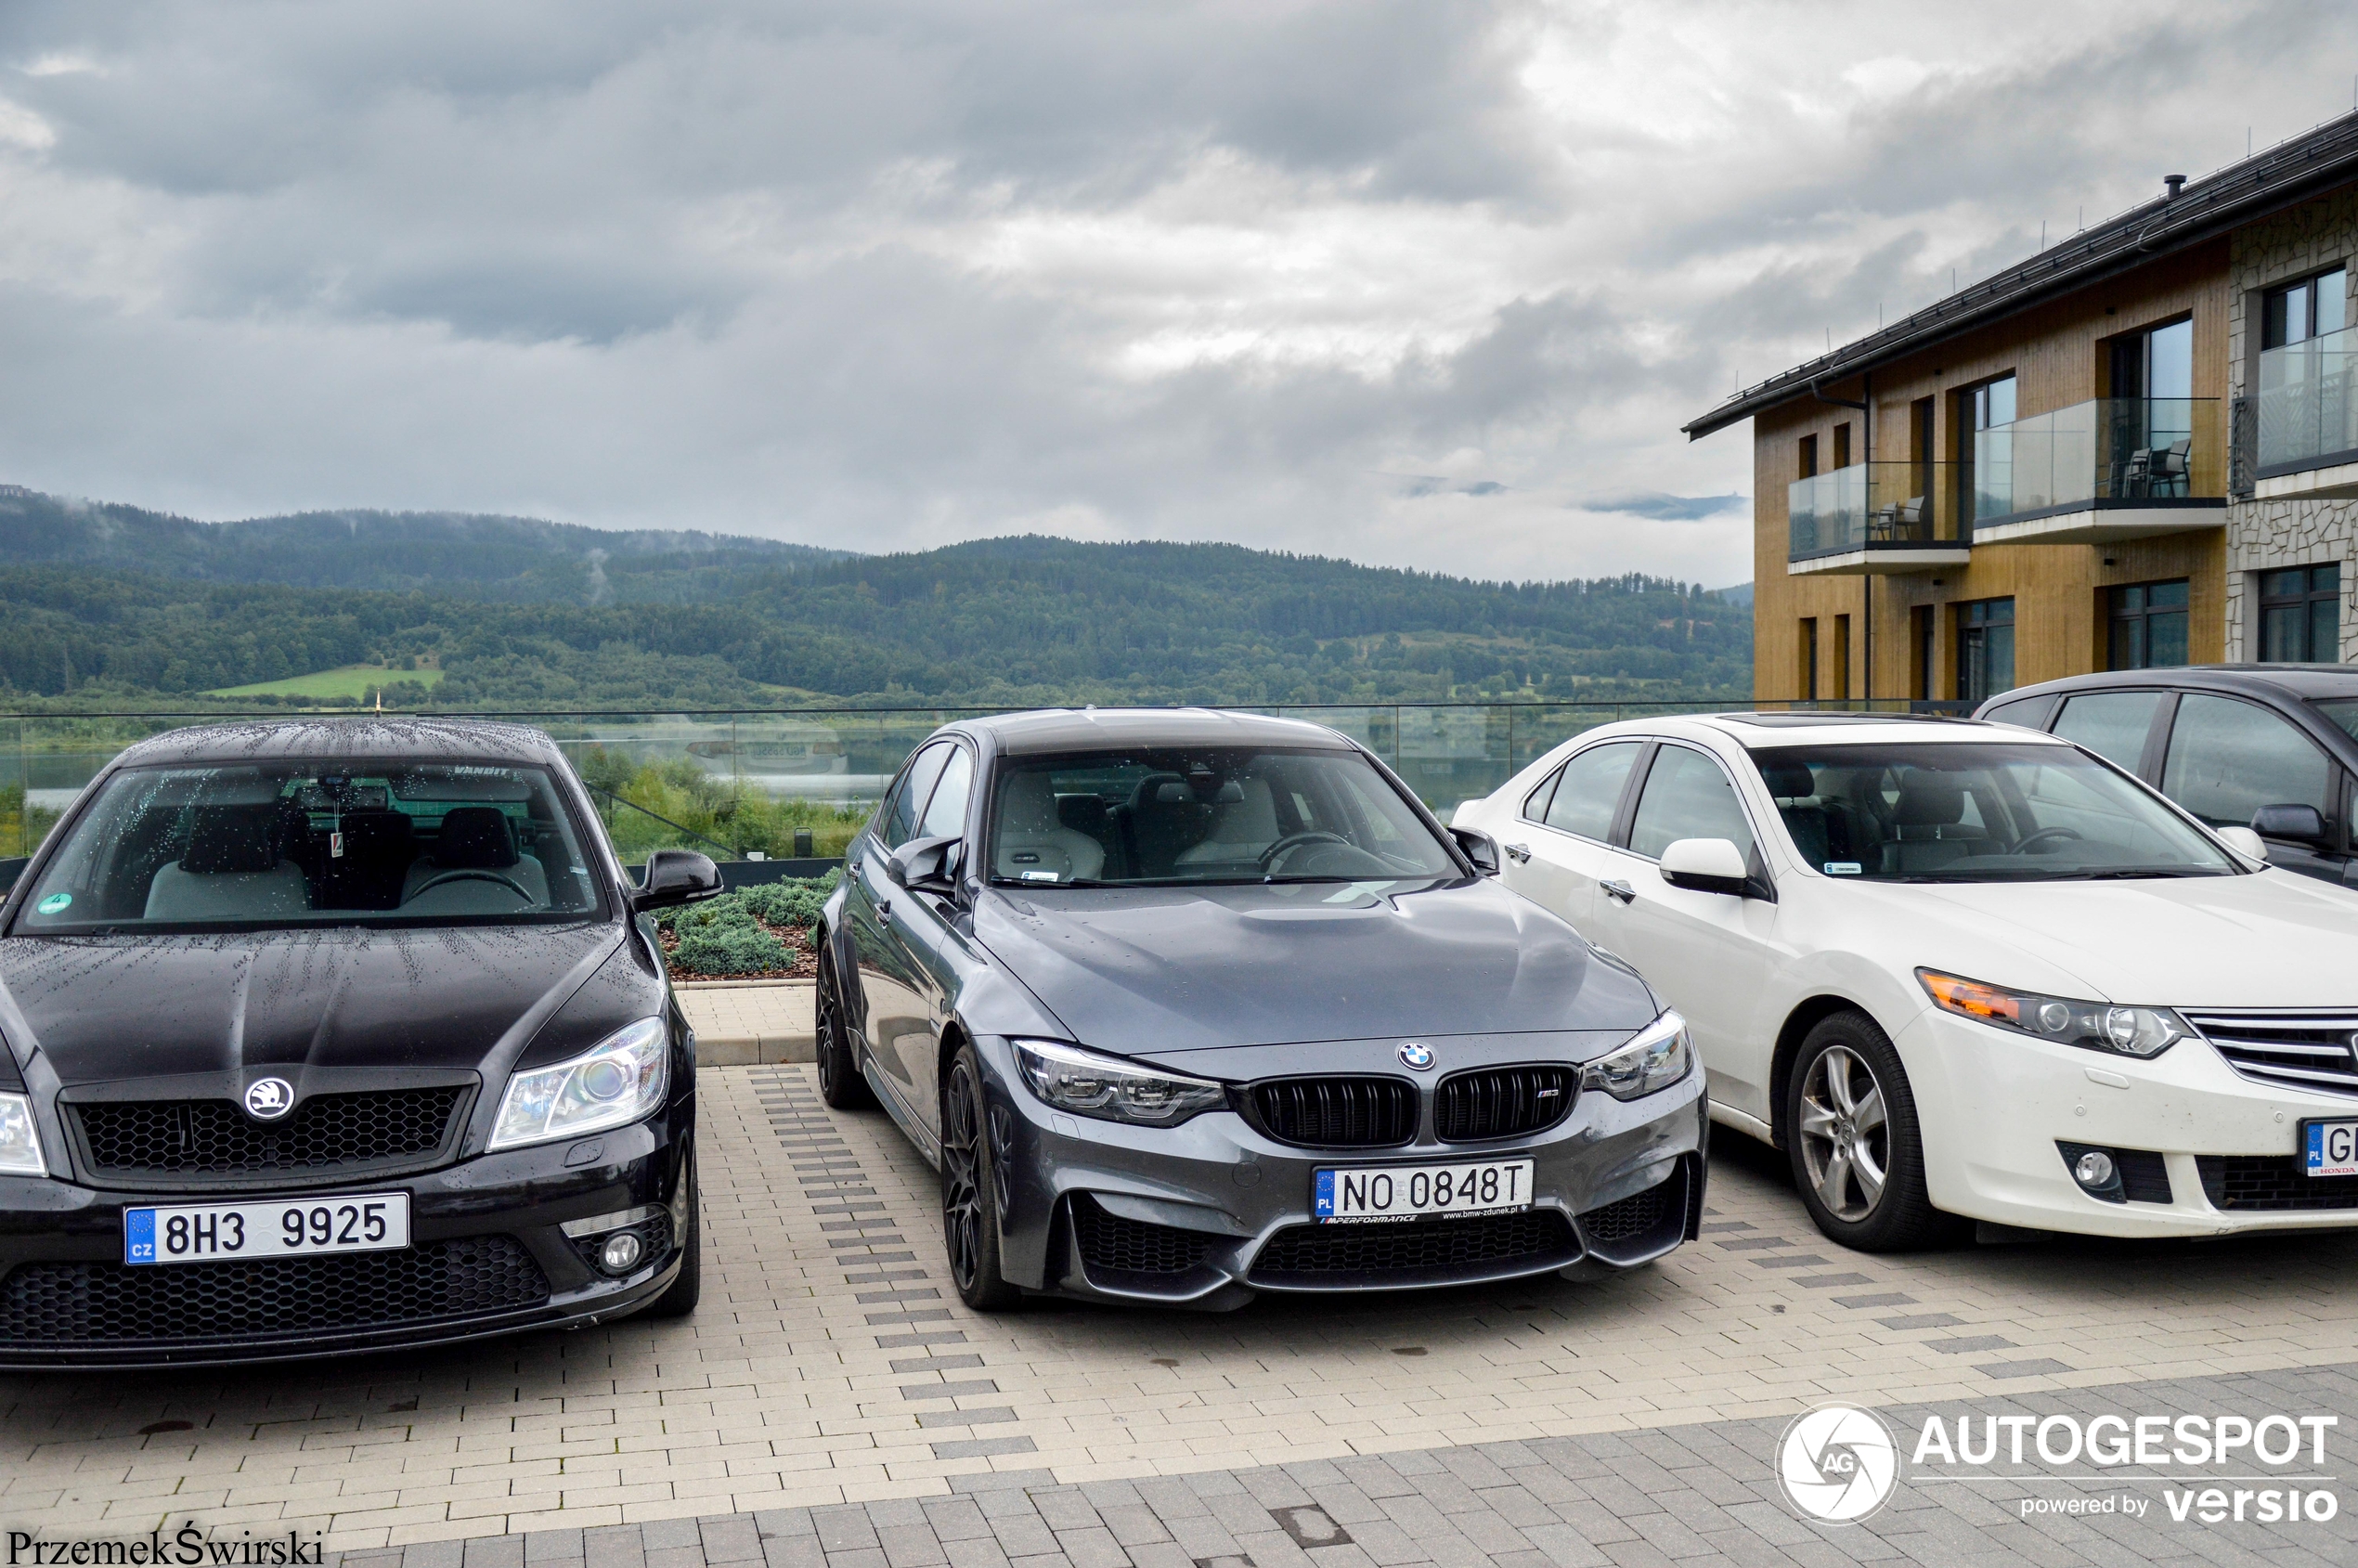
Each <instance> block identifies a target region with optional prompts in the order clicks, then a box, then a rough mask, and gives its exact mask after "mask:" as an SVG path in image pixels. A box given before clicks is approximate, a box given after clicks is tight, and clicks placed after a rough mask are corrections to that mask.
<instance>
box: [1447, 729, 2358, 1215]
mask: <svg viewBox="0 0 2358 1568" xmlns="http://www.w3.org/2000/svg"><path fill="white" fill-rule="evenodd" d="M1456 825H1458V826H1459V827H1471V828H1476V829H1479V830H1480V831H1481V832H1483V833H1485V834H1487V835H1489V836H1491V837H1492V838H1494V839H1496V841H1497V844H1498V846H1499V848H1500V849H1501V850H1502V852H1503V860H1502V875H1504V877H1505V878H1506V880H1507V883H1508V885H1509V886H1510V887H1512V888H1516V889H1517V890H1518V891H1520V892H1522V893H1523V894H1524V895H1525V896H1526V897H1528V898H1530V899H1531V900H1533V901H1535V902H1537V903H1540V904H1544V905H1545V906H1547V907H1548V909H1551V910H1553V911H1555V912H1556V913H1558V914H1562V915H1564V916H1566V917H1567V918H1569V919H1570V920H1571V921H1572V923H1573V924H1574V926H1575V927H1578V928H1579V929H1580V931H1581V932H1582V934H1583V935H1585V936H1587V937H1588V938H1589V939H1590V940H1592V941H1593V942H1595V943H1596V944H1597V945H1599V946H1600V947H1604V948H1607V949H1610V950H1612V951H1613V952H1617V953H1619V954H1620V955H1621V956H1623V957H1624V958H1626V959H1627V960H1628V961H1629V962H1630V963H1631V964H1632V965H1635V966H1636V967H1637V969H1638V970H1639V973H1641V974H1642V975H1644V976H1645V978H1646V979H1647V980H1648V981H1649V983H1651V984H1652V986H1653V987H1654V988H1655V989H1656V990H1657V991H1660V992H1661V995H1662V1000H1663V1001H1664V1002H1665V1003H1666V1004H1668V1005H1670V1006H1672V1007H1675V1008H1677V1009H1678V1011H1679V1012H1680V1013H1682V1014H1684V1015H1685V1016H1686V1018H1687V1020H1688V1023H1689V1024H1690V1026H1691V1030H1692V1035H1693V1039H1694V1042H1695V1043H1696V1046H1697V1048H1698V1050H1699V1052H1700V1054H1701V1056H1702V1058H1703V1061H1704V1065H1705V1067H1706V1068H1707V1069H1709V1073H1710V1078H1709V1084H1710V1095H1711V1102H1712V1105H1711V1110H1712V1115H1713V1116H1714V1117H1715V1118H1716V1119H1717V1120H1718V1121H1721V1122H1723V1123H1725V1124H1726V1125H1728V1126H1730V1127H1733V1128H1735V1129H1737V1130H1739V1131H1742V1132H1744V1133H1748V1134H1752V1135H1753V1136H1755V1137H1758V1138H1763V1139H1767V1140H1769V1141H1771V1142H1773V1143H1774V1144H1776V1145H1777V1146H1778V1147H1781V1148H1783V1149H1785V1150H1786V1151H1788V1153H1789V1154H1790V1156H1791V1158H1792V1160H1793V1168H1794V1178H1795V1180H1796V1182H1797V1183H1798V1185H1799V1187H1800V1190H1801V1195H1802V1199H1803V1201H1804V1202H1805V1203H1807V1205H1808V1208H1809V1212H1810V1213H1811V1215H1812V1216H1813V1217H1815V1219H1816V1220H1817V1222H1818V1225H1819V1226H1820V1228H1821V1229H1822V1230H1824V1231H1825V1233H1826V1234H1827V1235H1828V1236H1829V1237H1832V1238H1833V1239H1835V1240H1837V1241H1840V1242H1843V1243H1844V1244H1846V1245H1847V1246H1851V1247H1856V1248H1859V1249H1863V1250H1866V1251H1888V1250H1895V1249H1899V1248H1905V1247H1911V1246H1918V1245H1923V1244H1926V1243H1929V1242H1932V1241H1936V1240H1938V1239H1941V1238H1945V1237H1947V1236H1949V1235H1952V1234H1955V1233H1956V1231H1957V1230H1958V1229H1959V1228H1960V1224H1961V1222H1962V1221H1964V1220H1977V1221H1982V1222H1987V1223H1989V1224H1995V1225H2006V1226H2015V1227H2021V1228H2026V1229H2034V1230H2045V1231H2076V1232H2082V1233H2088V1234H2094V1235H2105V1236H2127V1237H2160V1236H2203V1235H2215V1234H2219V1233H2223V1232H2231V1231H2240V1230H2259V1229H2270V1230H2278V1229H2288V1228H2295V1227H2303V1228H2306V1227H2321V1226H2332V1225H2358V896H2353V895H2352V894H2351V893H2349V892H2345V891H2343V890H2340V889H2339V888H2332V887H2328V886H2326V884H2324V883H2320V882H2317V881H2314V880H2312V879H2310V878H2308V877H2302V876H2296V875H2291V874H2290V873H2287V872H2284V871H2277V870H2271V869H2269V867H2268V865H2267V862H2265V861H2264V860H2262V859H2261V858H2260V856H2261V845H2260V841H2259V840H2258V839H2257V838H2256V837H2254V836H2251V835H2249V834H2248V832H2246V831H2245V830H2242V829H2236V828H2230V829H2226V830H2224V831H2223V832H2222V833H2220V834H2214V833H2212V832H2211V831H2210V830H2209V829H2208V828H2206V827H2205V826H2203V825H2202V824H2201V823H2199V822H2197V821H2196V819H2195V818H2193V817H2191V816H2189V815H2187V814H2186V813H2185V812H2183V811H2182V810H2179V809H2178V808H2177V807H2176V806H2174V805H2172V804H2170V801H2168V800H2167V799H2165V798H2163V797H2161V796H2160V795H2158V794H2157V793H2156V792H2154V791H2153V790H2152V789H2150V788H2148V787H2146V786H2145V785H2144V784H2141V783H2139V782H2138V781H2137V780H2135V779H2133V778H2131V776H2130V775H2128V774H2127V773H2125V772H2122V771H2120V770H2118V768H2115V767H2114V766H2112V765H2111V764H2110V763H2108V762H2105V761H2104V760H2102V759H2101V758H2096V757H2094V756H2092V754H2090V753H2088V752H2085V751H2082V750H2081V749H2079V747H2078V746H2075V745H2071V744H2069V743H2068V742H2065V741H2060V740H2057V739H2054V738H2053V737H2051V736H2046V735H2041V734H2037V733H2034V732H2027V731H2023V730H2018V729H2015V728H2012V727H2009V726H2003V725H1995V724H1985V723H1976V722H1972V721H1968V720H1943V719H1911V718H1903V717H1898V716H1893V717H1887V718H1871V717H1866V716H1849V715H1816V714H1802V713H1796V714H1721V715H1716V716H1713V717H1709V718H1691V719H1687V718H1674V719H1639V720H1632V721H1629V722H1626V723H1619V724H1612V725H1607V726H1604V727H1602V728H1600V729H1596V730H1591V731H1589V732H1587V733H1585V734H1582V735H1580V736H1579V737H1578V738H1576V739H1574V740H1573V741H1570V742H1567V743H1566V744H1565V745H1561V746H1559V747H1557V748H1556V749H1555V750H1554V751H1551V752H1549V753H1548V755H1547V756H1545V757H1543V758H1540V759H1539V760H1538V761H1537V762H1535V763H1534V764H1533V765H1532V766H1530V767H1529V768H1526V769H1524V770H1523V771H1522V772H1521V773H1519V774H1517V775H1516V776H1515V778H1514V779H1513V780H1511V781H1510V782H1509V784H1507V785H1506V786H1505V787H1504V788H1502V789H1500V790H1499V791H1498V792H1497V793H1496V794H1495V795H1492V796H1490V797H1487V798H1484V799H1482V800H1471V801H1468V802H1466V803H1465V804H1464V805H1462V806H1460V807H1459V808H1458V812H1457V815H1456Z"/></svg>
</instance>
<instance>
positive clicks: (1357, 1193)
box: [1311, 1160, 1532, 1225]
mask: <svg viewBox="0 0 2358 1568" xmlns="http://www.w3.org/2000/svg"><path fill="white" fill-rule="evenodd" d="M1531 1172H1532V1162H1531V1161H1530V1160H1478V1161H1475V1162H1472V1163H1471V1164H1464V1165H1360V1166H1354V1167H1351V1168H1349V1169H1345V1170H1339V1171H1317V1172H1314V1173H1312V1182H1313V1185H1312V1188H1311V1212H1312V1213H1313V1214H1315V1216H1316V1217H1317V1221H1318V1223H1319V1224H1320V1225H1369V1224H1375V1223H1379V1222H1381V1221H1384V1220H1423V1219H1431V1218H1433V1217H1434V1216H1436V1215H1440V1216H1444V1217H1451V1218H1458V1217H1463V1216H1465V1215H1469V1214H1503V1213H1506V1212H1509V1211H1511V1210H1515V1209H1528V1208H1530V1207H1531Z"/></svg>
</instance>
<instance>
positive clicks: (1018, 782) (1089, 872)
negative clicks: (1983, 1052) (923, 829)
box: [990, 746, 1462, 887]
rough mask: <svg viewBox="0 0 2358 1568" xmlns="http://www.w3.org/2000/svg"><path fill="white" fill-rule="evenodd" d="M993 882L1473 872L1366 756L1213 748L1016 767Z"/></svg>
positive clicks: (1009, 763) (995, 814)
mask: <svg viewBox="0 0 2358 1568" xmlns="http://www.w3.org/2000/svg"><path fill="white" fill-rule="evenodd" d="M992 798H993V805H992V808H991V854H990V866H991V879H992V880H993V881H995V882H1001V883H1012V884H1016V885H1019V886H1023V887H1056V886H1064V887H1074V886H1091V885H1095V886H1108V885H1121V886H1125V887H1135V886H1139V885H1141V884H1169V883H1212V882H1360V881H1366V882H1387V881H1399V880H1412V879H1422V878H1432V877H1436V876H1456V875H1462V873H1461V872H1460V870H1459V868H1458V862H1457V861H1456V860H1455V859H1454V858H1453V857H1452V856H1451V854H1450V853H1449V850H1448V849H1446V848H1445V846H1444V845H1443V844H1442V842H1441V840H1440V838H1439V837H1438V836H1436V835H1435V834H1434V833H1433V831H1432V829H1431V828H1430V827H1428V826H1427V825H1426V823H1425V821H1424V819H1423V818H1422V817H1421V816H1419V814H1418V812H1417V810H1415V808H1413V807H1412V806H1410V805H1409V803H1408V802H1407V801H1406V799H1404V798H1402V797H1401V795H1400V792H1399V791H1398V790H1397V789H1395V788H1394V787H1393V785H1392V784H1391V783H1390V781H1388V780H1386V779H1385V778H1384V777H1383V775H1382V774H1381V773H1380V772H1378V771H1376V770H1375V769H1374V768H1372V767H1370V766H1369V765H1368V763H1367V759H1366V758H1363V757H1361V756H1359V755H1358V754H1357V753H1356V752H1350V751H1341V750H1319V751H1308V750H1304V751H1272V750H1263V749H1259V748H1246V747H1235V748H1228V747H1217V746H1213V747H1203V748H1193V747H1191V748H1188V749H1185V750H1179V749H1172V750H1162V749H1153V750H1138V751H1121V752H1089V753H1075V754H1069V755H1052V756H1043V757H1016V758H1009V759H1007V760H1006V761H1005V762H1004V763H1002V764H1001V765H1000V770H999V778H998V786H997V789H996V791H995V792H994V795H993V797H992Z"/></svg>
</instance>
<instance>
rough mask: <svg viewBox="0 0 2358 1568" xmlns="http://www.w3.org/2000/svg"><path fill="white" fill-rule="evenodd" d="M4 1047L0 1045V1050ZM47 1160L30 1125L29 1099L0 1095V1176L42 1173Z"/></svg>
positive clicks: (45, 1172) (38, 1174)
mask: <svg viewBox="0 0 2358 1568" xmlns="http://www.w3.org/2000/svg"><path fill="white" fill-rule="evenodd" d="M6 1049H7V1047H6V1046H5V1045H0V1051H5V1050H6ZM48 1173H49V1162H48V1161H47V1160H44V1159H42V1158H41V1134H39V1133H37V1132H35V1131H34V1130H33V1126H32V1100H30V1099H28V1098H27V1097H26V1096H24V1095H0V1176H45V1175H47V1174H48Z"/></svg>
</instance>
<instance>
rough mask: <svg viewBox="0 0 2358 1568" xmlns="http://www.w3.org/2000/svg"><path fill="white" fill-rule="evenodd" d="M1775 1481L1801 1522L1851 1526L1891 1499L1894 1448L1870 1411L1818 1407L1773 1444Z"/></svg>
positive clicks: (1896, 1462)
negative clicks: (1775, 1461) (1798, 1511)
mask: <svg viewBox="0 0 2358 1568" xmlns="http://www.w3.org/2000/svg"><path fill="white" fill-rule="evenodd" d="M1777 1479H1778V1481H1780V1482H1781V1483H1782V1484H1783V1485H1784V1488H1785V1497H1787V1498H1788V1499H1790V1500H1791V1502H1792V1503H1793V1506H1794V1508H1795V1509H1797V1510H1800V1512H1801V1514H1802V1516H1803V1517H1804V1518H1807V1519H1814V1520H1818V1521H1820V1522H1821V1523H1827V1524H1855V1523H1858V1522H1859V1520H1862V1519H1864V1518H1866V1517H1867V1516H1868V1515H1869V1514H1871V1513H1872V1512H1874V1511H1875V1510H1877V1509H1879V1508H1881V1507H1883V1505H1884V1504H1885V1502H1886V1501H1887V1500H1888V1499H1889V1498H1890V1497H1891V1488H1892V1484H1893V1483H1894V1482H1896V1481H1898V1479H1899V1445H1898V1442H1897V1441H1895V1440H1894V1439H1893V1437H1892V1435H1891V1429H1890V1428H1889V1427H1887V1426H1885V1425H1884V1421H1883V1418H1882V1417H1881V1416H1878V1415H1876V1414H1875V1413H1874V1412H1873V1411H1872V1410H1861V1409H1859V1407H1858V1406H1855V1405H1820V1406H1818V1408H1816V1409H1815V1410H1811V1411H1808V1412H1807V1413H1806V1414H1804V1415H1801V1416H1797V1417H1795V1418H1794V1421H1793V1424H1792V1425H1790V1426H1788V1427H1786V1428H1785V1434H1784V1436H1782V1437H1781V1438H1779V1439H1778V1440H1777Z"/></svg>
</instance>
